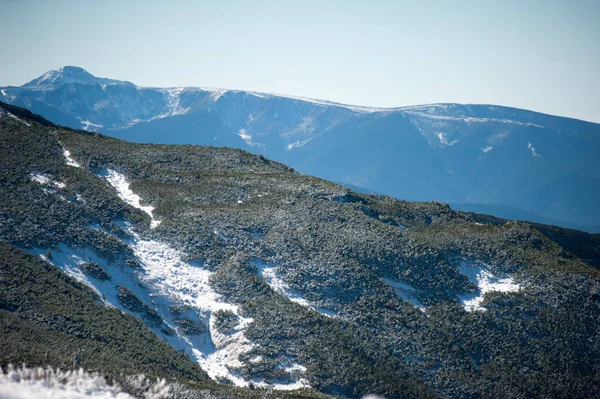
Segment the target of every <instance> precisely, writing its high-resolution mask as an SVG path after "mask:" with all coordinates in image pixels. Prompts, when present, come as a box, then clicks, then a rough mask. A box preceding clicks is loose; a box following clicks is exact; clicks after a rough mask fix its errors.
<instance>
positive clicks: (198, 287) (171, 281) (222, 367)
mask: <svg viewBox="0 0 600 399" xmlns="http://www.w3.org/2000/svg"><path fill="white" fill-rule="evenodd" d="M34 176H36V178H37V179H39V180H42V181H44V182H46V181H50V179H49V178H47V177H46V176H44V175H34ZM102 176H103V177H104V178H105V179H106V180H107V181H108V182H109V183H110V185H111V186H112V187H114V188H115V190H117V192H118V194H119V195H120V196H121V198H123V199H124V200H125V201H126V202H127V203H129V204H131V205H132V206H136V207H138V208H139V209H142V210H144V211H145V212H148V213H149V214H150V215H152V208H151V207H143V206H141V205H140V201H141V199H140V197H139V196H138V195H137V194H135V193H134V192H133V191H131V189H130V188H129V183H128V182H127V180H126V178H125V176H124V175H122V174H120V173H118V172H116V171H113V170H107V171H104V172H103V173H102ZM46 179H47V180H46ZM119 225H120V226H122V227H123V228H124V229H125V230H127V231H128V233H129V234H130V236H131V238H130V239H128V240H125V241H123V242H124V243H125V244H126V245H128V246H129V248H130V249H131V252H132V253H133V255H134V256H135V258H136V259H137V261H138V262H139V265H140V267H137V268H132V267H130V266H127V265H126V264H125V263H124V262H123V261H114V262H108V261H107V260H105V259H104V258H102V257H101V256H98V255H97V254H96V253H95V251H94V250H93V249H90V248H71V247H69V246H67V245H65V244H61V245H59V246H58V247H57V248H53V249H51V250H48V249H40V248H35V249H33V250H30V252H32V253H33V254H35V255H37V256H39V257H40V258H42V259H45V260H47V261H48V262H50V263H52V264H54V265H56V266H57V267H59V268H60V269H61V270H63V271H64V272H65V273H67V274H69V275H71V276H72V277H74V278H75V279H76V280H78V281H80V282H82V283H84V284H86V285H88V286H90V287H92V289H94V290H95V291H96V292H97V293H98V295H99V297H101V298H102V301H103V302H104V304H105V305H107V306H114V307H116V308H118V309H120V310H121V311H124V312H129V311H128V310H127V309H125V308H124V307H123V306H122V304H121V303H120V301H119V300H118V296H117V295H118V291H117V289H116V285H121V286H125V287H127V288H129V289H130V290H131V291H133V293H134V294H135V295H136V296H137V297H138V298H139V299H140V300H142V301H143V302H144V303H146V304H147V305H148V306H150V307H152V308H153V309H155V310H156V311H157V313H158V314H159V315H160V316H161V318H162V319H163V321H164V324H165V325H166V326H168V327H169V328H170V329H171V330H172V331H174V332H175V334H173V335H166V334H165V333H164V332H162V331H161V326H158V327H156V326H152V325H149V328H151V329H152V330H153V331H154V332H155V333H156V335H157V336H159V337H161V339H163V340H164V341H166V342H167V343H169V344H170V345H171V346H172V347H173V348H175V349H176V350H184V351H186V352H187V353H188V354H190V355H191V356H192V357H193V358H194V359H195V360H196V361H197V362H198V363H199V364H200V366H201V367H202V368H203V369H204V370H206V372H207V373H208V375H209V376H210V377H211V378H213V379H220V378H227V379H229V380H231V381H232V382H233V383H235V384H236V385H239V386H246V385H248V383H249V381H246V380H244V379H243V378H242V377H241V375H240V374H239V373H238V372H236V371H235V370H232V369H233V368H237V367H240V366H242V364H241V363H240V361H239V359H238V357H239V355H240V354H242V353H246V352H247V351H249V350H250V349H252V347H253V345H252V343H251V342H250V341H249V340H248V339H247V338H246V336H245V330H246V328H247V327H248V325H249V324H250V323H252V321H253V320H252V319H251V318H245V317H241V316H240V321H239V323H238V325H237V326H236V327H235V329H234V331H233V332H232V333H230V334H221V333H219V332H218V331H217V330H216V329H215V328H214V319H213V317H212V314H213V313H214V312H216V311H218V310H228V311H231V312H233V313H234V314H237V315H238V316H239V309H238V306H237V305H234V304H231V303H227V302H225V301H224V300H223V298H222V296H221V295H219V294H217V293H216V292H215V291H214V290H213V289H212V287H211V286H210V284H209V279H210V276H211V275H212V273H213V272H211V271H209V270H207V269H205V268H204V267H203V265H202V264H200V263H195V262H187V261H184V260H183V253H182V252H181V251H179V250H177V249H175V248H173V247H171V246H170V245H168V244H166V243H163V242H160V241H156V240H151V239H146V238H144V237H142V236H140V235H139V234H138V232H136V231H135V230H134V229H133V226H132V225H130V224H129V223H128V222H124V223H123V222H121V221H120V222H119ZM90 227H91V228H94V229H95V230H97V231H103V230H102V229H101V228H100V226H97V225H92V226H90ZM104 233H105V234H110V233H108V232H104ZM113 237H114V236H113ZM114 238H116V237H114ZM48 252H50V256H48V257H46V254H47V253H48ZM84 262H93V263H96V264H97V265H99V266H101V267H102V268H103V269H104V270H105V271H106V272H107V273H109V274H110V276H111V280H110V281H99V280H97V279H95V278H93V277H90V276H87V275H86V274H85V273H83V271H82V270H81V265H82V264H83V263H84ZM171 305H177V306H179V305H184V306H187V307H188V308H189V309H188V310H187V311H186V312H185V317H189V318H191V319H192V320H195V321H197V322H199V323H203V324H205V325H206V324H208V327H209V328H208V331H207V332H205V333H201V334H198V335H187V334H185V333H184V332H183V331H182V329H181V328H180V327H178V326H177V324H176V323H175V322H176V320H177V317H178V316H175V315H173V314H172V313H171V312H170V310H169V307H170V306H171ZM129 313H132V312H129ZM137 316H139V315H137ZM298 367H301V366H299V365H298ZM294 370H296V369H294ZM295 374H298V370H296V371H295ZM252 382H253V383H255V384H257V385H259V386H262V385H266V384H265V383H264V382H263V381H252ZM294 384H297V385H294ZM304 384H306V381H304V380H302V379H301V378H300V377H298V378H297V380H296V381H294V382H292V383H291V384H279V385H277V386H272V385H271V386H272V387H273V388H275V389H294V387H296V386H298V387H299V386H304Z"/></svg>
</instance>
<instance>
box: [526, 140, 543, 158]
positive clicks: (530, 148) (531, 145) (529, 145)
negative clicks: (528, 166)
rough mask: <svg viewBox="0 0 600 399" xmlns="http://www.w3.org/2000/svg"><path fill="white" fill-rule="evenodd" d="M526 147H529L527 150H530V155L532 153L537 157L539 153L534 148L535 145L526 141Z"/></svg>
mask: <svg viewBox="0 0 600 399" xmlns="http://www.w3.org/2000/svg"><path fill="white" fill-rule="evenodd" d="M527 148H529V150H530V151H531V155H533V156H534V157H539V156H540V154H538V153H537V152H536V150H535V147H534V146H533V144H531V143H530V142H529V141H528V142H527Z"/></svg>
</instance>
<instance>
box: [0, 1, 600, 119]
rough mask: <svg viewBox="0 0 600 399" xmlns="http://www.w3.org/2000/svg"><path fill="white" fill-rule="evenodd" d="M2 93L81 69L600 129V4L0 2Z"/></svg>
mask: <svg viewBox="0 0 600 399" xmlns="http://www.w3.org/2000/svg"><path fill="white" fill-rule="evenodd" d="M0 15H1V16H2V19H1V20H2V34H1V35H0V86H5V85H21V84H23V83H25V82H27V81H29V80H31V79H33V78H35V77H37V76H39V75H41V74H42V73H44V72H46V71H47V70H50V69H56V68H59V67H61V66H64V65H77V66H81V67H83V68H85V69H87V70H88V71H89V72H91V73H92V74H94V75H96V76H102V77H110V78H115V79H121V80H129V81H132V82H134V83H136V84H138V85H144V86H209V87H222V88H229V89H246V90H255V91H264V92H274V93H285V94H293V95H299V96H306V97H315V98H322V99H327V100H332V101H339V102H344V103H350V104H359V105H371V106H387V107H392V106H403V105H413V104H423V103H435V102H459V103H488V104H501V105H509V106H515V107H519V108H527V109H533V110H536V111H542V112H547V113H550V114H556V115H563V116H570V117H575V118H581V119H585V120H590V121H595V122H600V22H599V21H600V0H564V1H555V0H520V1H517V0H497V1H491V0H489V1H488V0H473V1H470V0H464V1H459V0H446V1H427V0H421V1H419V0H414V1H402V0H395V1H394V0H389V1H376V0H371V1H366V0H365V1H352V0H348V1H328V0H314V1H313V0H303V1H294V0H289V1H285V0H282V1H270V0H265V1H260V0H256V1H242V0H239V1H227V0H214V1H191V0H190V1H161V2H159V1H151V0H145V1H125V0H123V1H113V0H93V1H92V0H77V1H75V0H73V1H66V0H56V1H42V0H38V1H30V0H12V1H11V0H0Z"/></svg>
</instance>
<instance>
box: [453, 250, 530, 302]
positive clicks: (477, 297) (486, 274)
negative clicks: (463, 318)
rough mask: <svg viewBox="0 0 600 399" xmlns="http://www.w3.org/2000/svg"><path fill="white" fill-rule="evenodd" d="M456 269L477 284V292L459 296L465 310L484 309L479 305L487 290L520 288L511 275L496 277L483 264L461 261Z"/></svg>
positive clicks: (514, 289)
mask: <svg viewBox="0 0 600 399" xmlns="http://www.w3.org/2000/svg"><path fill="white" fill-rule="evenodd" d="M458 270H459V271H460V272H461V273H462V274H464V275H465V276H467V278H468V279H469V281H471V282H472V283H473V284H475V285H476V286H477V289H478V293H476V294H465V295H461V296H459V298H458V299H459V301H460V302H461V304H462V305H463V307H464V308H465V310H466V311H467V312H472V311H474V310H481V311H485V310H486V309H485V308H484V307H483V306H481V302H483V299H484V296H485V294H486V293H488V292H494V291H496V292H518V291H519V289H520V288H521V287H520V286H519V285H518V284H516V283H515V282H514V280H513V279H512V278H511V277H508V276H507V277H503V278H500V277H496V276H494V275H493V274H492V273H491V272H490V271H489V270H488V269H487V268H486V267H485V265H483V264H479V263H472V262H463V263H462V264H461V265H460V266H459V268H458Z"/></svg>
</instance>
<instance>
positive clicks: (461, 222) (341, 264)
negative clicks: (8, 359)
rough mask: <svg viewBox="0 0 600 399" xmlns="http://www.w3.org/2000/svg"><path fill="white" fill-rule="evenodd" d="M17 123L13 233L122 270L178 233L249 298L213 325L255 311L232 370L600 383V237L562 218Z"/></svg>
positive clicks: (222, 286)
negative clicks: (138, 245) (535, 217)
mask: <svg viewBox="0 0 600 399" xmlns="http://www.w3.org/2000/svg"><path fill="white" fill-rule="evenodd" d="M0 123H2V125H1V126H2V134H1V135H0V140H2V141H3V142H2V147H1V148H2V151H3V152H4V154H1V155H4V156H3V157H1V158H0V159H3V160H4V161H0V166H1V168H2V170H3V172H6V173H3V174H2V177H1V178H2V179H4V181H3V183H5V185H4V186H5V187H13V188H14V190H2V192H1V195H2V198H0V203H1V204H2V212H1V213H0V217H1V218H2V219H0V238H1V239H2V240H4V241H6V242H8V243H10V244H13V245H18V246H20V247H22V248H25V249H28V250H30V251H36V250H37V251H38V252H39V249H43V250H51V249H52V251H55V249H56V248H58V247H59V246H60V245H68V246H70V247H86V246H87V247H92V248H94V249H95V251H96V252H97V253H99V254H101V255H102V256H104V257H105V258H107V259H114V262H115V263H119V264H123V265H124V264H125V263H126V261H127V260H128V259H129V260H131V259H134V258H135V256H134V255H135V254H134V253H133V251H132V247H131V246H129V245H127V243H128V242H131V240H132V236H131V235H132V234H136V235H138V236H140V237H145V238H146V239H148V240H156V241H160V242H164V243H167V244H168V245H170V246H171V247H172V248H175V249H177V250H178V251H180V252H181V254H182V256H183V257H184V258H185V259H186V261H188V262H189V264H190V265H199V266H198V267H201V268H203V269H206V270H209V271H210V273H211V275H210V279H209V282H210V286H211V287H212V289H214V290H215V291H216V292H217V293H218V294H219V295H221V298H223V300H225V301H227V302H228V303H231V304H235V306H236V307H239V311H238V313H237V314H235V313H233V312H229V311H218V312H216V313H213V314H212V315H210V317H209V319H210V323H209V324H210V325H207V326H206V327H207V328H208V327H209V328H208V330H209V332H210V334H211V335H214V334H216V332H215V331H219V332H223V333H225V334H226V333H227V332H228V331H231V329H232V328H235V327H236V326H237V325H239V323H240V320H241V319H240V318H243V319H244V320H248V321H249V322H248V323H249V324H248V325H247V328H245V330H243V335H244V337H246V339H247V340H248V341H249V342H250V343H251V345H249V346H247V347H245V348H246V349H244V350H243V351H241V352H239V353H237V354H236V356H237V357H238V360H239V364H238V365H237V366H235V367H233V369H232V372H233V373H236V375H239V376H240V378H242V379H243V380H245V381H263V382H266V383H269V384H285V383H286V382H288V381H291V380H292V379H294V378H295V377H294V373H300V374H301V375H302V378H304V379H305V380H306V382H307V383H308V384H309V385H310V386H312V387H313V388H316V389H318V390H321V391H323V392H326V393H331V394H342V395H345V396H349V397H360V396H361V395H364V394H368V393H376V394H380V395H385V396H386V397H389V398H400V397H413V398H414V397H434V396H436V395H439V396H441V397H449V398H450V397H486V396H487V397H590V398H594V397H597V396H598V394H599V393H600V384H599V381H598V378H597V376H598V375H599V373H600V369H599V368H598V367H599V366H598V365H599V364H600V340H599V337H598V334H597V332H598V331H599V330H600V276H599V273H598V271H597V269H595V268H594V267H592V266H590V265H596V264H597V262H598V253H597V251H596V252H594V251H593V250H586V248H591V247H589V246H588V244H586V243H589V245H595V244H594V243H596V242H597V236H594V235H589V234H585V233H578V235H577V238H576V240H575V241H576V242H577V244H575V241H574V240H572V239H566V238H568V237H573V235H572V234H570V233H565V231H564V230H562V229H556V230H553V229H551V228H548V227H547V226H535V225H532V224H527V223H519V222H507V221H503V220H499V219H495V218H494V219H490V220H486V219H485V218H481V217H479V216H478V215H472V214H464V213H460V212H456V211H453V210H452V209H450V208H449V207H448V206H447V205H444V204H440V203H407V202H403V201H399V200H395V199H392V198H389V197H382V196H372V195H364V194H358V193H355V192H352V191H351V190H348V189H346V188H344V187H341V186H338V185H335V184H333V183H330V182H327V181H323V180H320V179H317V178H313V177H310V176H305V175H301V174H298V173H296V172H294V171H293V170H291V169H290V168H288V167H286V166H284V165H281V164H278V163H275V162H272V161H269V160H267V159H265V158H263V157H261V156H257V155H251V154H248V153H245V152H243V151H239V150H231V149H222V148H210V147H196V146H166V145H142V144H132V143H127V142H124V141H120V140H115V139H110V138H107V137H104V136H100V135H94V134H87V133H83V132H73V131H70V130H65V129H59V128H45V127H41V126H38V125H35V124H32V126H30V127H27V126H25V125H24V124H22V123H20V122H19V121H17V120H0ZM64 151H69V154H70V157H71V159H72V161H71V162H77V163H78V164H79V165H80V167H73V166H69V165H68V164H67V161H66V159H65V154H64ZM107 170H111V171H116V172H117V173H119V174H121V175H123V176H125V177H126V178H127V180H128V182H130V183H131V184H130V185H129V189H131V190H132V191H133V192H134V193H135V194H137V195H139V196H140V197H141V199H142V205H145V206H148V205H151V206H152V207H154V209H153V210H152V212H151V214H152V216H151V217H150V216H149V215H148V213H146V212H144V211H142V210H140V209H137V208H135V207H133V206H131V205H128V204H127V203H126V202H124V201H123V200H122V199H121V198H120V197H119V196H118V195H117V193H116V192H115V190H114V189H113V188H112V187H110V185H109V184H107V183H106V181H105V180H103V178H102V176H103V173H105V171H107ZM40 176H41V177H40ZM42 177H45V179H46V180H44V179H43V178H42ZM40 181H42V182H44V183H43V184H42V183H40ZM53 182H54V183H53ZM60 183H64V186H63V185H61V184H60ZM123 221H125V222H127V223H129V225H131V226H133V227H132V228H123ZM151 221H152V222H154V224H151ZM157 221H160V224H156V222H157ZM135 239H136V240H137V239H138V238H135ZM554 240H556V241H554ZM53 253H55V252H53ZM584 254H585V256H584ZM581 258H583V259H581ZM130 263H131V262H130ZM133 263H135V262H133ZM123 267H125V266H123ZM133 267H134V268H135V267H136V265H135V264H133ZM110 283H112V282H110ZM98 284H100V283H98ZM102 284H108V283H107V282H106V281H105V282H103V283H102ZM127 288H128V289H129V290H132V289H134V288H135V287H127ZM124 292H125V291H124ZM192 294H193V293H192ZM483 294H485V295H483ZM146 305H147V306H152V305H151V304H146ZM201 321H202V320H201ZM204 322H206V320H205V321H204ZM161 334H162V333H161ZM159 335H160V334H159ZM161 337H162V338H163V339H165V340H167V341H168V340H169V339H170V338H169V337H168V336H167V335H164V336H161ZM213 338H214V337H213ZM189 354H190V355H191V354H192V353H189ZM294 370H295V371H294ZM221 382H227V381H226V379H224V380H222V381H221Z"/></svg>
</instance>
